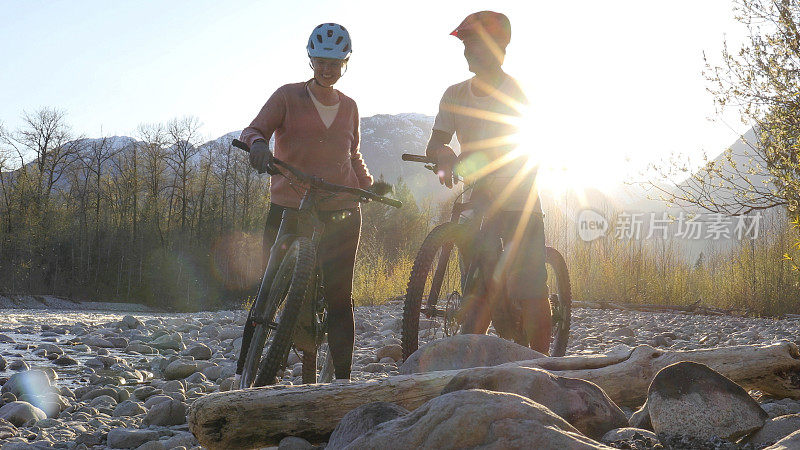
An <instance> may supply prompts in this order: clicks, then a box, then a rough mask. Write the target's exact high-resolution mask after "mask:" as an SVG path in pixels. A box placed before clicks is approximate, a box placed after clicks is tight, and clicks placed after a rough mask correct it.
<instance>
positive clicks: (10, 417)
mask: <svg viewBox="0 0 800 450" xmlns="http://www.w3.org/2000/svg"><path fill="white" fill-rule="evenodd" d="M46 418H47V414H45V412H44V411H42V410H41V409H39V408H37V407H35V406H33V405H31V404H30V403H28V402H20V401H16V402H11V403H6V404H5V405H3V406H2V407H0V419H5V420H7V421H9V422H11V423H12V424H14V425H15V426H18V427H21V426H22V425H24V424H25V423H26V422H28V421H29V420H32V419H33V420H42V419H46Z"/></svg>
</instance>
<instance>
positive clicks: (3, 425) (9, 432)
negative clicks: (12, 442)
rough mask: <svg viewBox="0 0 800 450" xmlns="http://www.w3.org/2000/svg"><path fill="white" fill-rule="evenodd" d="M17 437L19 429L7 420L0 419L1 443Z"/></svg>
mask: <svg viewBox="0 0 800 450" xmlns="http://www.w3.org/2000/svg"><path fill="white" fill-rule="evenodd" d="M16 435H17V427H15V426H14V424H13V423H11V422H9V421H8V420H6V419H0V442H1V441H2V440H4V439H8V438H12V437H14V436H16Z"/></svg>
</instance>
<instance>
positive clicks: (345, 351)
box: [236, 23, 373, 384]
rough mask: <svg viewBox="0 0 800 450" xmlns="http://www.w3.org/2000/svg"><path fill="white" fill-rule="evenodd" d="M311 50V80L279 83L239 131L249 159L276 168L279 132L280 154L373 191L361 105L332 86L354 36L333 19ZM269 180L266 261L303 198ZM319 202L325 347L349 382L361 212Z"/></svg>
mask: <svg viewBox="0 0 800 450" xmlns="http://www.w3.org/2000/svg"><path fill="white" fill-rule="evenodd" d="M306 50H307V53H308V57H309V58H310V66H311V69H312V70H313V72H314V75H313V77H312V78H311V79H310V80H308V81H303V82H300V83H291V84H286V85H284V86H281V87H280V88H278V90H276V91H275V93H273V94H272V96H271V97H270V98H269V100H267V103H266V104H265V105H264V106H263V107H262V108H261V111H260V112H259V113H258V115H257V116H256V118H255V119H253V122H252V123H251V124H250V126H248V127H247V128H245V129H244V130H243V131H242V134H241V137H240V138H239V139H240V140H241V141H243V142H244V143H246V144H247V145H249V146H250V164H251V165H252V166H253V168H255V169H257V170H259V171H260V172H264V171H268V172H274V167H273V166H272V165H271V159H272V152H271V151H270V149H269V140H270V137H272V136H273V134H274V136H275V146H274V151H275V156H276V157H277V158H279V159H281V160H283V161H285V162H287V163H289V164H291V165H292V166H295V167H297V168H298V169H300V170H301V171H303V172H305V173H307V174H309V175H314V176H318V177H321V178H324V179H325V180H326V181H328V182H331V183H336V184H342V185H346V186H351V187H358V188H362V189H365V188H369V187H371V186H372V184H373V179H372V176H370V174H369V170H367V166H366V165H365V163H364V160H363V159H362V157H361V152H360V151H359V138H360V131H359V116H358V108H357V107H356V103H355V102H354V101H353V100H352V99H351V98H350V97H348V96H346V95H344V94H343V93H341V92H339V91H338V90H336V89H334V88H333V85H334V84H336V82H337V81H338V80H339V78H341V76H342V75H343V73H344V71H345V68H346V65H347V62H348V59H349V58H350V53H351V52H352V45H351V42H350V35H349V33H348V32H347V30H346V29H345V28H344V27H343V26H341V25H338V24H335V23H324V24H321V25H318V26H317V27H316V28H314V30H313V31H312V32H311V36H310V37H309V38H308V45H307V46H306ZM271 181H272V183H271V186H270V205H269V213H268V214H267V224H266V228H265V230H264V244H263V245H264V249H265V253H266V256H267V259H268V256H269V255H268V253H269V248H270V246H271V245H272V243H273V242H274V241H275V237H276V236H277V233H278V227H279V225H280V223H281V216H282V214H283V212H284V211H285V210H287V209H296V208H298V207H299V206H300V200H301V197H302V191H297V190H295V189H294V187H293V186H291V185H290V184H289V181H288V180H287V179H286V178H284V177H273V178H272V180H271ZM320 206H321V207H320V209H321V210H323V213H322V219H323V221H324V222H325V232H324V234H323V236H322V238H321V241H320V248H319V255H320V258H321V261H320V264H321V268H322V272H323V277H324V279H325V285H324V289H325V290H324V293H323V294H324V296H325V299H326V300H327V305H328V309H327V311H328V345H329V347H330V352H331V356H332V357H333V365H334V371H335V374H336V378H337V379H345V380H346V379H349V378H350V366H351V364H352V358H353V342H354V326H353V303H352V298H351V294H352V284H353V265H354V264H355V257H356V249H357V247H358V240H359V234H360V231H361V211H360V209H359V207H358V203H356V202H355V201H353V200H352V199H343V198H337V197H332V198H330V199H328V200H326V201H325V202H324V203H323V204H321V205H320ZM289 225H291V224H289ZM267 259H265V261H266V260H267ZM252 333H253V324H252V323H250V322H249V321H248V323H247V324H246V325H245V332H244V337H243V339H242V349H241V352H240V355H239V361H238V363H237V367H236V374H237V375H236V378H237V382H238V379H239V378H240V375H241V373H242V368H243V366H244V361H245V358H246V355H247V348H248V347H249V345H250V339H251V337H252ZM237 384H238V383H237Z"/></svg>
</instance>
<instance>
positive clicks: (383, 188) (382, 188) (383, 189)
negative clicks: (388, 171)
mask: <svg viewBox="0 0 800 450" xmlns="http://www.w3.org/2000/svg"><path fill="white" fill-rule="evenodd" d="M367 190H368V191H370V192H372V193H373V194H375V195H380V196H381V197H383V196H384V195H386V194H388V193H390V192H392V191H393V190H394V188H393V187H392V185H391V184H389V183H387V182H385V181H376V182H374V183H372V186H370V187H368V188H367Z"/></svg>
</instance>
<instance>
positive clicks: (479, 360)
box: [400, 334, 544, 375]
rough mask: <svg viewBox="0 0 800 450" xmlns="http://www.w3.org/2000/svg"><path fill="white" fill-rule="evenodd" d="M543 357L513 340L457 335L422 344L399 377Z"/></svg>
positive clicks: (402, 369) (488, 336)
mask: <svg viewBox="0 0 800 450" xmlns="http://www.w3.org/2000/svg"><path fill="white" fill-rule="evenodd" d="M538 358H544V355H543V354H541V353H539V352H537V351H535V350H532V349H530V348H528V347H523V346H521V345H519V344H516V343H514V342H511V341H507V340H505V339H502V338H499V337H497V336H491V335H487V334H458V335H455V336H450V337H446V338H442V339H437V340H435V341H432V342H429V343H428V344H425V345H423V346H422V347H420V348H419V349H417V351H415V352H414V353H412V354H411V355H410V356H409V357H408V359H406V360H405V362H403V364H402V365H401V366H400V374H402V375H407V374H412V373H426V372H433V371H437V370H452V369H467V368H470V367H489V366H496V365H499V364H504V363H507V362H512V361H525V360H530V359H538Z"/></svg>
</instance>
